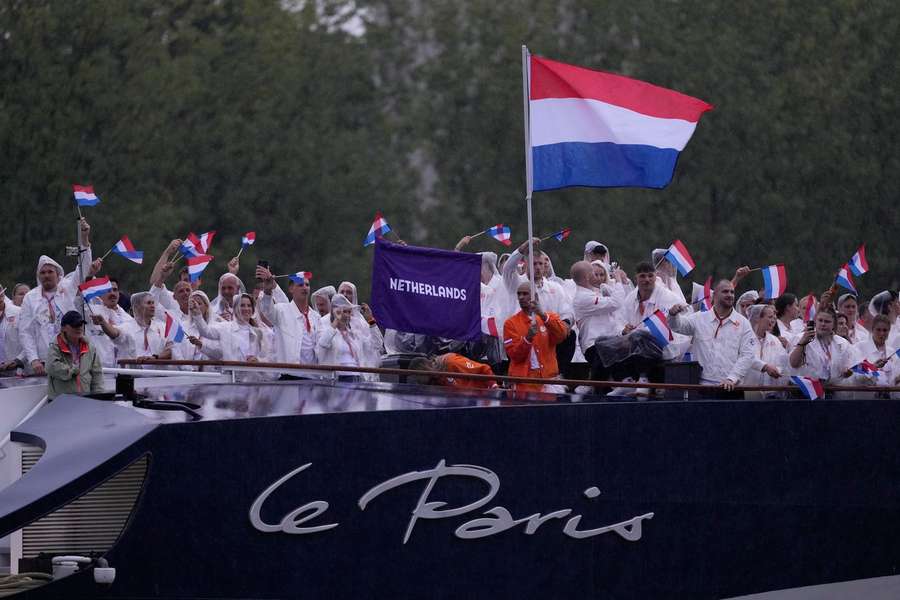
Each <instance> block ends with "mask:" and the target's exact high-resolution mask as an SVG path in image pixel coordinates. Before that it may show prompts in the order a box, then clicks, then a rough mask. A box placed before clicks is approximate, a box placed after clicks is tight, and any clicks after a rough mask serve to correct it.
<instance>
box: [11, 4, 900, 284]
mask: <svg viewBox="0 0 900 600" xmlns="http://www.w3.org/2000/svg"><path fill="white" fill-rule="evenodd" d="M898 40H900V5H897V4H896V3H895V2H889V1H886V0H874V1H869V2H862V1H855V0H829V1H826V2H811V1H808V0H805V1H801V2H797V1H794V2H788V1H783V0H771V1H767V2H757V3H737V4H736V3H733V2H724V1H721V0H712V1H708V2H703V3H699V2H675V1H667V2H650V1H648V0H638V1H634V0H631V1H625V0H610V1H606V2H602V1H600V2H598V1H588V0H560V1H556V2H535V1H526V0H509V1H507V2H502V3H498V2H492V1H490V0H458V1H452V2H424V1H422V0H381V1H367V0H359V1H353V0H346V1H338V0H319V1H318V2H316V1H312V0H310V1H304V0H294V1H289V0H284V1H281V2H279V1H274V0H253V1H250V0H248V1H245V2H237V1H229V0H221V1H219V2H200V1H192V0H153V1H150V0H134V1H131V2H116V1H112V2H110V1H101V0H97V1H88V0H69V1H66V2H60V1H57V0H0V182H2V186H0V189H2V194H3V207H4V211H3V215H4V217H3V222H4V224H5V227H3V233H4V244H3V250H2V259H0V282H2V283H3V284H5V285H10V284H11V283H13V282H14V281H26V282H28V283H33V276H32V273H33V268H34V265H35V264H36V259H37V257H38V255H40V254H42V253H46V254H49V255H51V256H53V257H54V258H57V259H58V260H61V261H63V262H64V257H63V247H64V246H65V245H66V244H67V243H68V244H71V243H72V238H73V235H74V208H73V205H72V201H71V191H70V189H71V188H70V186H71V184H72V183H88V182H90V183H93V184H94V186H95V188H96V190H97V192H98V194H99V195H100V196H101V198H102V202H101V204H100V205H99V206H98V207H96V208H92V209H86V210H85V212H86V213H87V216H88V218H89V219H90V221H91V223H92V225H93V227H94V235H93V239H94V244H95V252H96V253H98V254H102V253H103V252H105V251H106V249H108V248H109V247H110V246H112V244H113V243H114V242H115V241H116V240H118V238H119V237H120V236H121V235H123V234H126V235H128V236H129V237H130V238H131V239H132V240H133V241H134V243H135V245H136V246H137V247H138V248H139V249H142V250H144V251H145V258H146V261H145V264H144V266H143V267H138V266H136V265H132V264H131V263H128V262H127V261H125V260H124V259H120V258H118V257H115V256H111V257H110V258H109V259H108V260H107V263H106V269H105V272H108V273H111V274H115V275H118V276H119V277H120V279H122V281H123V286H124V287H125V288H126V289H129V290H132V291H134V290H138V289H142V288H144V287H145V286H146V285H147V276H148V275H149V272H150V268H151V266H152V263H153V262H154V261H155V258H156V256H157V255H158V253H159V252H160V251H161V250H162V249H163V248H164V247H165V245H166V244H167V243H168V241H169V240H170V239H172V238H174V237H182V236H184V235H185V234H186V233H187V232H188V231H196V232H197V233H200V232H203V231H206V230H209V229H215V230H217V231H218V232H219V233H218V237H217V239H216V241H215V242H214V244H213V249H212V254H214V255H215V256H216V260H215V262H214V263H213V265H212V266H211V267H210V269H209V271H208V276H207V285H206V287H207V288H208V291H212V287H213V283H212V281H214V280H215V278H216V277H217V276H218V274H219V273H221V272H223V271H224V269H225V263H226V262H227V260H228V259H229V258H230V257H231V256H233V255H234V254H235V253H236V252H237V250H238V248H239V244H240V236H241V234H242V233H244V232H245V231H249V230H255V231H256V232H257V239H258V242H257V244H256V245H255V246H253V247H252V248H250V249H249V250H248V251H247V252H245V253H244V255H243V257H242V271H241V274H242V276H243V277H244V278H245V280H249V279H251V278H252V273H251V272H252V265H253V264H255V262H256V260H257V259H258V258H265V259H268V260H269V261H270V262H271V263H272V264H273V265H274V266H275V269H276V270H277V271H280V272H289V271H296V270H308V271H312V272H313V273H314V280H313V281H314V286H315V287H318V286H319V285H326V284H327V283H335V284H336V283H337V282H339V281H341V280H343V279H350V280H353V281H356V282H358V283H360V284H361V287H362V289H363V291H365V290H366V289H367V287H368V280H369V276H370V269H371V256H370V253H371V249H364V248H363V247H362V238H363V237H364V235H365V233H366V231H367V230H368V227H369V225H370V224H371V220H372V218H373V216H374V213H375V211H376V210H381V211H382V212H383V213H384V214H385V216H386V218H387V219H388V221H389V222H390V223H391V225H392V226H393V227H394V229H395V230H396V232H397V233H398V234H399V235H400V236H401V237H402V238H404V239H406V240H407V241H408V242H410V243H414V244H420V245H427V246H436V247H452V246H453V244H454V243H455V242H456V241H457V240H458V239H459V238H460V237H461V236H462V235H464V234H467V233H474V232H476V231H479V230H482V229H484V228H486V227H488V226H490V225H493V224H495V223H497V222H504V223H507V224H509V225H510V226H511V227H512V229H513V233H514V238H516V239H523V238H524V236H525V230H526V229H525V205H524V200H523V196H524V174H523V173H524V160H523V153H524V151H523V134H522V96H521V94H522V92H521V90H522V84H521V59H520V56H521V50H520V48H521V44H522V43H523V42H527V43H528V45H529V47H530V48H531V50H532V52H534V53H535V54H540V55H544V56H548V57H551V58H555V59H557V60H562V61H566V62H572V63H576V64H581V65H585V66H590V67H593V68H597V69H602V70H608V71H613V72H617V73H622V74H625V75H628V76H632V77H636V78H639V79H644V80H646V81H650V82H652V83H656V84H658V85H662V86H665V87H671V88H674V89H677V90H679V91H682V92H684V93H687V94H690V95H693V96H697V97H699V98H702V99H704V100H706V101H708V102H710V103H712V104H714V105H715V106H716V109H715V110H714V111H713V112H711V113H708V114H707V115H706V116H704V118H703V119H702V120H701V122H700V125H699V127H698V129H697V132H696V134H695V135H694V138H693V139H692V141H691V143H690V144H689V145H688V147H687V149H686V150H685V151H684V152H683V153H682V156H681V159H680V161H679V165H678V168H677V171H676V175H675V179H674V180H673V182H672V184H671V185H670V186H669V187H668V188H667V189H665V190H662V191H657V190H634V189H627V190H625V189H611V190H598V189H572V190H563V191H557V192H545V193H538V194H536V196H535V200H534V204H535V227H536V233H539V234H543V235H546V234H549V233H551V232H553V231H555V230H558V229H560V228H561V227H563V226H570V227H572V229H573V235H572V236H571V237H570V238H569V239H568V240H567V241H566V242H563V243H561V244H560V243H556V242H551V243H549V244H548V249H549V251H550V254H551V256H552V258H553V259H554V262H555V266H556V269H557V271H566V270H567V267H568V265H570V264H571V262H572V261H574V260H576V259H577V258H579V256H580V253H581V248H582V245H583V243H584V242H585V241H587V240H589V239H596V240H600V241H603V242H605V243H607V244H608V245H609V247H610V248H611V250H612V253H613V258H614V259H616V260H618V261H619V262H620V263H621V264H622V265H623V266H626V267H627V266H630V265H632V264H634V263H635V262H637V261H638V260H642V259H646V257H647V256H648V254H649V252H650V250H651V249H652V248H655V247H660V246H663V247H664V246H667V245H668V244H669V243H670V242H671V241H672V239H674V238H680V239H682V240H683V241H684V242H685V244H686V245H687V247H688V248H689V249H690V250H691V252H692V254H693V256H694V258H695V260H696V261H697V265H698V266H697V270H696V271H695V272H694V273H693V274H692V275H693V276H694V277H695V278H696V279H697V280H702V279H705V277H706V275H716V276H725V275H730V274H731V273H732V272H733V270H734V268H735V267H736V266H738V265H741V264H750V265H751V266H760V265H765V264H772V263H775V262H784V263H786V266H787V269H788V278H789V282H790V283H789V289H791V290H793V291H796V292H799V293H806V292H807V291H810V290H819V291H821V290H822V289H824V288H826V287H827V286H828V285H829V284H830V282H831V281H832V279H833V276H834V272H835V271H836V270H837V268H838V267H839V266H840V265H841V264H842V263H843V262H844V261H846V260H847V259H848V258H849V257H850V255H851V254H852V253H853V252H854V251H855V249H856V247H857V246H858V245H859V244H860V243H862V242H865V243H866V244H867V248H868V251H869V260H870V263H871V265H872V270H871V271H870V273H869V274H867V275H865V276H863V277H862V278H860V279H859V280H858V284H859V286H858V287H859V289H860V292H861V293H862V295H863V296H869V295H871V294H873V293H875V292H877V291H879V290H881V289H884V288H886V287H893V288H896V287H898V272H897V266H898V261H897V256H898V254H900V236H898V235H897V233H896V231H897V225H898V222H900V219H898V211H897V202H898V198H900V183H898V178H897V176H896V175H897V173H898V172H900V152H898V148H900V94H898V92H900V90H898V78H900V75H898V70H897V69H896V66H895V63H896V57H897V56H898V55H900V47H898V45H900V44H898ZM471 249H473V250H482V249H491V250H496V251H498V252H499V251H501V250H502V249H503V248H502V247H501V246H500V245H499V244H497V243H496V242H493V241H492V240H490V239H486V238H485V237H481V238H478V239H477V240H476V241H475V242H473V245H472V248H471ZM757 279H758V276H757ZM747 285H748V286H754V287H758V286H760V285H761V282H760V281H757V280H756V279H754V278H753V277H752V276H751V278H750V279H749V280H748V282H747Z"/></svg>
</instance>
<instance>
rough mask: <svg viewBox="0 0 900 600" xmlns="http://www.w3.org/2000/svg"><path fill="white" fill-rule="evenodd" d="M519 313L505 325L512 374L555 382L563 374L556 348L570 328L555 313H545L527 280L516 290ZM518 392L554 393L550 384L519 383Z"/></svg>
mask: <svg viewBox="0 0 900 600" xmlns="http://www.w3.org/2000/svg"><path fill="white" fill-rule="evenodd" d="M516 296H517V298H518V300H519V308H520V310H519V312H517V313H516V314H514V315H513V316H511V317H510V318H509V319H507V320H506V323H505V324H504V326H503V345H504V347H505V348H506V354H507V356H509V375H511V376H514V377H540V378H543V379H553V378H555V377H557V376H558V375H559V366H558V365H557V362H556V346H557V345H558V344H559V343H560V342H562V341H563V340H565V339H566V336H568V335H569V327H568V325H566V324H565V322H563V321H562V320H561V319H560V318H559V315H557V314H556V313H553V312H544V310H543V309H542V308H541V305H540V304H539V303H538V299H537V297H535V298H534V299H532V298H531V284H530V283H529V282H528V281H523V282H522V283H520V284H519V287H518V289H517V290H516ZM515 389H516V390H518V391H551V389H552V388H551V386H550V385H547V386H545V385H542V384H539V383H517V384H515Z"/></svg>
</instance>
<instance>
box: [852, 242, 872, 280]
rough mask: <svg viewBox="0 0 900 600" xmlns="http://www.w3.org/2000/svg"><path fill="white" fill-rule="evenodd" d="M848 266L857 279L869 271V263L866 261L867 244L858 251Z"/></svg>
mask: <svg viewBox="0 0 900 600" xmlns="http://www.w3.org/2000/svg"><path fill="white" fill-rule="evenodd" d="M847 265H848V266H849V267H850V271H852V272H853V274H854V275H856V276H857V277H859V276H860V275H862V274H863V273H865V272H867V271H868V270H869V261H867V260H866V245H865V244H863V245H862V246H860V247H859V250H857V251H856V254H854V255H853V257H852V258H850V262H849V263H847Z"/></svg>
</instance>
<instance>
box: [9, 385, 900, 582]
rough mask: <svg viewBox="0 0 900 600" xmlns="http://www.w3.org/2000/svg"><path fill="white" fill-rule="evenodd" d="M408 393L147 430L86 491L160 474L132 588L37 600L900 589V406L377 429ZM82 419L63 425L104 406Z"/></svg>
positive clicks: (456, 407) (466, 409)
mask: <svg viewBox="0 0 900 600" xmlns="http://www.w3.org/2000/svg"><path fill="white" fill-rule="evenodd" d="M214 387H215V386H207V388H214ZM268 387H271V388H276V387H277V386H268ZM297 387H299V388H301V389H302V387H303V386H297ZM319 387H321V386H319ZM326 389H327V390H331V392H330V393H333V394H334V399H335V402H338V401H339V400H340V399H341V398H346V394H347V393H350V392H347V391H341V389H340V388H330V387H329V388H326ZM386 393H389V392H384V391H380V392H377V393H373V392H371V391H367V390H353V391H352V394H353V395H354V396H353V397H354V400H353V401H354V402H360V401H361V402H363V403H365V402H370V403H371V408H372V410H355V409H354V410H353V411H352V412H341V411H336V412H331V413H325V414H299V415H292V414H287V415H282V416H269V415H270V414H271V412H272V411H270V412H268V413H266V414H262V413H260V414H259V416H258V417H254V416H253V407H252V406H251V407H250V408H249V409H248V410H247V413H246V416H247V417H249V418H236V419H222V420H208V421H207V420H201V421H197V422H194V423H187V422H185V423H170V424H164V425H161V426H153V427H150V428H149V429H147V430H146V431H144V430H142V429H141V428H140V427H135V431H136V433H134V437H135V439H134V441H133V442H132V443H128V444H124V443H123V448H124V449H123V450H121V452H119V451H117V452H116V453H115V455H114V456H112V457H111V458H110V460H103V461H101V462H99V463H98V464H97V466H96V467H95V468H92V469H91V470H90V471H89V474H88V475H86V476H85V477H84V478H82V479H83V481H82V483H83V484H84V485H90V481H93V480H97V481H100V480H102V479H104V478H105V477H108V476H109V475H111V474H113V473H115V472H116V471H118V470H119V469H121V468H122V467H123V466H124V465H126V464H128V463H130V462H131V461H133V460H135V459H137V458H139V457H141V456H143V455H145V454H149V456H150V461H149V469H148V475H147V478H146V481H145V484H144V487H143V490H142V492H141V495H140V497H139V500H138V503H137V506H136V508H135V510H134V513H133V515H132V517H131V520H130V522H129V523H128V525H127V527H126V528H125V530H124V531H123V533H122V536H121V538H120V539H119V541H118V543H117V544H116V545H115V546H114V548H113V549H112V550H111V551H110V552H109V553H108V555H107V557H108V559H109V563H110V565H111V566H113V567H116V569H117V576H116V580H115V583H113V584H112V586H110V587H109V588H105V589H104V588H100V587H99V586H98V585H97V584H95V583H94V582H93V580H92V579H91V578H90V575H89V574H83V575H82V574H78V575H75V576H72V577H69V578H67V579H64V580H60V581H57V582H55V583H53V584H50V585H48V586H46V587H44V588H42V589H40V590H35V591H33V592H29V594H28V596H27V597H34V598H37V597H67V598H70V597H78V596H84V597H109V598H184V597H190V598H193V597H200V598H299V597H303V598H329V599H333V598H351V597H356V598H358V597H370V598H425V597H427V598H575V597H589V598H616V599H620V598H621V599H625V598H628V599H631V598H634V599H648V598H690V599H692V600H697V599H704V598H728V597H732V596H739V595H743V594H751V593H757V592H765V591H769V590H778V589H783V588H796V587H800V586H807V585H815V584H822V583H829V582H839V581H848V580H857V579H864V578H872V577H880V576H886V575H894V574H896V573H897V569H898V564H900V456H898V451H897V440H898V439H900V435H898V434H900V403H897V402H894V401H825V402H805V401H803V402H801V401H782V402H714V401H710V402H651V403H639V404H635V403H621V404H619V403H597V404H588V403H585V404H566V403H561V404H556V403H553V404H546V405H544V404H540V405H536V404H531V405H514V406H499V407H497V406H495V407H486V406H478V402H477V401H469V400H466V401H459V400H455V401H453V402H450V403H448V405H447V406H445V407H442V406H440V403H439V402H438V401H436V400H435V399H434V398H429V399H428V400H429V401H428V402H426V403H425V405H423V406H420V407H419V408H425V410H412V409H411V408H414V404H415V403H414V402H411V401H410V397H409V396H403V400H404V401H406V402H410V406H407V407H405V409H400V410H376V408H377V403H378V400H377V397H378V394H381V396H382V397H383V396H384V394H386ZM342 394H343V396H342ZM367 396H368V397H369V398H370V399H369V400H366V397H367ZM298 397H299V398H302V394H300V395H298ZM256 401H259V400H258V397H257V400H256ZM66 402H70V405H68V406H64V404H65V402H57V403H54V405H53V406H51V407H50V409H48V412H50V411H53V410H55V411H56V415H50V414H45V415H42V416H43V417H44V420H45V422H50V419H51V417H55V418H57V419H66V420H67V421H68V423H69V424H70V425H69V427H70V428H71V426H72V425H71V424H72V421H71V420H72V419H76V420H77V419H78V418H79V417H78V414H79V410H80V409H79V406H80V405H81V404H82V403H95V404H96V403H98V402H97V401H90V400H85V399H66ZM325 404H328V403H327V402H326V403H325ZM269 406H270V407H271V406H276V407H277V406H278V402H274V401H273V402H270V403H269ZM101 410H110V411H128V410H131V409H127V408H122V407H117V406H113V405H109V404H106V405H104V407H103V408H102V409H101ZM274 412H277V411H274ZM301 412H302V411H301ZM42 426H44V427H45V425H42V424H41V423H38V424H36V425H34V427H33V432H32V434H28V435H34V434H35V433H36V432H37V431H38V430H39V429H40V427H42ZM83 427H84V428H85V430H86V429H88V428H90V427H92V426H91V425H90V424H84V425H83ZM99 431H100V429H99V428H98V429H97V432H99ZM97 432H88V431H85V432H84V435H85V436H87V435H95V437H94V438H93V439H94V440H95V442H96V443H102V442H101V440H102V437H96V436H101V435H102V433H97ZM47 443H48V457H49V456H50V449H51V448H52V445H53V441H52V440H48V441H47ZM307 464H308V465H309V466H307V467H305V468H303V469H300V470H299V471H298V469H299V468H300V467H303V466H304V465H307ZM461 465H467V466H461ZM451 466H456V467H455V468H454V469H449V467H451ZM443 467H447V469H443V472H444V474H443V475H442V474H441V469H442V468H443ZM36 471H37V468H36ZM295 471H296V472H295ZM292 472H295V473H294V474H293V475H291V476H290V477H287V478H286V479H284V480H283V481H282V482H281V483H279V480H282V479H283V478H285V476H288V475H289V474H290V473H292ZM402 475H406V481H405V482H404V481H403V480H399V481H398V480H396V479H395V478H397V477H398V476H402ZM392 480H393V481H392ZM10 489H12V488H10ZM73 489H74V488H73ZM7 492H9V490H6V491H4V492H3V494H0V500H6V498H7V497H8V496H7ZM70 492H71V490H70ZM367 493H368V494H367ZM491 494H493V495H491ZM70 495H71V493H70ZM255 501H256V508H257V509H258V510H256V511H254V510H251V509H252V508H253V506H254V502H255ZM315 501H319V502H318V503H314V502H315ZM54 502H57V500H54ZM326 502H327V509H326V508H325V504H324V503H326ZM435 502H440V503H445V504H443V505H429V503H435ZM52 503H53V502H51V504H52ZM309 503H314V504H311V505H309ZM304 505H307V506H305V508H303V509H302V510H299V511H295V509H298V508H299V507H304ZM467 505H468V506H469V508H465V507H466V506H467ZM42 506H44V508H40V509H37V508H34V507H33V506H32V508H28V507H26V508H23V509H21V510H20V511H18V512H17V513H16V514H15V515H14V517H15V519H16V520H18V521H19V525H21V524H22V522H21V521H22V519H23V518H24V519H28V518H29V517H30V516H39V515H34V514H32V515H29V514H27V511H28V510H31V511H32V512H33V513H41V514H42V511H43V512H45V508H46V506H47V505H46V504H45V505H42ZM292 511H295V512H294V514H293V515H291V514H289V513H291V512H292ZM441 511H444V512H443V513H442V512H441ZM551 513H552V514H551ZM6 514H7V517H4V518H3V519H0V523H2V525H3V526H4V527H5V528H6V529H7V530H8V529H10V528H11V527H12V526H13V525H15V523H13V516H11V515H10V512H9V511H7V513H6ZM533 515H543V516H547V518H546V519H542V518H541V517H540V516H534V517H532V518H531V519H530V520H529V519H527V518H528V517H531V516H533ZM579 515H580V518H577V517H578V516H579ZM329 525H331V526H332V527H326V526H329ZM12 528H15V527H12ZM310 528H318V529H321V530H320V531H315V532H308V531H307V530H308V529H310ZM404 540H406V541H404Z"/></svg>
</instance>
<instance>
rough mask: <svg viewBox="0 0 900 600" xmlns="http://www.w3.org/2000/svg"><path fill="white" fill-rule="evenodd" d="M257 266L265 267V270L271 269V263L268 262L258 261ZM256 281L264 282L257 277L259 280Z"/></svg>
mask: <svg viewBox="0 0 900 600" xmlns="http://www.w3.org/2000/svg"><path fill="white" fill-rule="evenodd" d="M256 266H257V267H265V268H267V269H268V268H269V261H267V260H258V261H256ZM256 281H262V279H260V278H259V277H257V278H256Z"/></svg>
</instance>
